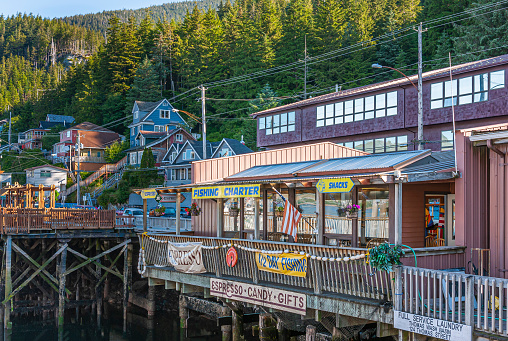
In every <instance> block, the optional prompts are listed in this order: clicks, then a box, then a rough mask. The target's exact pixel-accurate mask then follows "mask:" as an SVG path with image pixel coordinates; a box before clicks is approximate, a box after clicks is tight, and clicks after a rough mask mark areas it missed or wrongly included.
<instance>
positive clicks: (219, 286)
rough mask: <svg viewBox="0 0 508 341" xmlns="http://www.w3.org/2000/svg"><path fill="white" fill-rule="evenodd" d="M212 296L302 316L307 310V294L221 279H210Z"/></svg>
mask: <svg viewBox="0 0 508 341" xmlns="http://www.w3.org/2000/svg"><path fill="white" fill-rule="evenodd" d="M210 294H211V295H213V296H217V297H222V298H228V299H231V300H235V301H241V302H247V303H251V304H257V305H261V306H264V307H268V308H274V309H279V310H283V311H287V312H290V313H295V314H300V315H305V313H306V310H307V296H306V295H305V294H301V293H296V292H291V291H286V290H278V289H273V288H268V287H263V286H260V285H254V284H248V283H241V282H233V281H228V280H225V279H219V278H210Z"/></svg>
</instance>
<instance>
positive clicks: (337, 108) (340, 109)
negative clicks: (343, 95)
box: [335, 102, 344, 116]
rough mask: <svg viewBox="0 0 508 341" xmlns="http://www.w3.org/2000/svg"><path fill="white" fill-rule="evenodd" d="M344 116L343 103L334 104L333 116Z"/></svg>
mask: <svg viewBox="0 0 508 341" xmlns="http://www.w3.org/2000/svg"><path fill="white" fill-rule="evenodd" d="M343 115H344V103H343V102H339V103H335V116H343Z"/></svg>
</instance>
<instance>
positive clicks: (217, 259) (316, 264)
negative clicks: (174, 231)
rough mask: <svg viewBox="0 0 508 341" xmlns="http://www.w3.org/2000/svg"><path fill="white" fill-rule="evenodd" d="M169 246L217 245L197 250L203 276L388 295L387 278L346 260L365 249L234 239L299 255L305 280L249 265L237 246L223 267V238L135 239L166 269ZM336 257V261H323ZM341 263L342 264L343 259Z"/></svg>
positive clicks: (361, 294)
mask: <svg viewBox="0 0 508 341" xmlns="http://www.w3.org/2000/svg"><path fill="white" fill-rule="evenodd" d="M165 241H171V242H201V243H203V245H205V246H219V248H218V249H208V248H207V249H203V258H204V259H203V262H204V265H205V267H206V269H207V271H208V272H209V273H213V274H215V276H217V277H229V278H241V279H243V280H247V281H252V282H253V283H259V282H261V281H262V282H263V283H265V284H266V283H272V284H274V285H286V286H291V287H298V288H303V289H307V290H309V291H311V292H314V293H315V294H321V293H326V292H328V293H335V294H346V295H353V296H358V297H364V298H370V299H376V300H383V301H389V300H391V296H392V281H391V279H390V274H388V273H386V272H383V271H377V272H376V271H373V270H372V269H371V267H370V266H369V265H367V264H366V262H365V259H364V258H362V259H355V260H350V259H349V257H351V256H358V255H362V254H366V253H367V251H368V250H367V249H358V248H337V247H327V246H315V245H308V244H290V243H277V242H269V241H249V240H234V244H235V245H236V246H243V247H246V248H251V249H259V250H271V251H281V250H289V251H291V252H298V253H301V252H304V253H307V254H308V255H310V257H308V258H307V260H308V268H307V276H306V277H304V278H300V277H293V276H286V275H281V274H274V273H270V272H265V271H259V270H258V268H257V266H256V262H255V258H254V257H255V253H254V252H250V251H247V250H244V249H243V248H240V247H237V248H236V250H237V252H238V263H237V265H236V266H235V267H228V266H227V265H226V262H225V261H224V260H225V259H226V252H227V249H228V248H227V247H222V246H223V245H228V244H229V243H231V242H232V240H231V239H226V238H207V237H184V236H174V235H160V234H156V235H155V234H154V235H148V236H141V235H140V243H142V245H143V246H144V250H145V261H146V263H147V265H156V266H158V267H161V266H162V267H169V268H168V270H169V271H171V269H172V268H171V267H170V266H171V265H170V263H169V261H168V249H167V248H168V244H167V243H164V242H165ZM330 258H334V259H337V258H340V260H339V261H336V260H334V261H329V259H330ZM344 259H345V260H344Z"/></svg>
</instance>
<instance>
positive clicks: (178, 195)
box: [175, 192, 182, 236]
mask: <svg viewBox="0 0 508 341" xmlns="http://www.w3.org/2000/svg"><path fill="white" fill-rule="evenodd" d="M181 199H182V193H180V192H178V193H176V230H175V234H176V235H177V236H179V235H180V230H181V225H182V219H181V218H180V211H181V207H182V206H181V205H182V202H181Z"/></svg>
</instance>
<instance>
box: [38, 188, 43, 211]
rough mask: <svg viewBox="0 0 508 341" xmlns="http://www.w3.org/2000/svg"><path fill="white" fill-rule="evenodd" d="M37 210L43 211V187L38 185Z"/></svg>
mask: <svg viewBox="0 0 508 341" xmlns="http://www.w3.org/2000/svg"><path fill="white" fill-rule="evenodd" d="M39 209H40V210H41V209H44V185H43V184H40V185H39Z"/></svg>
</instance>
